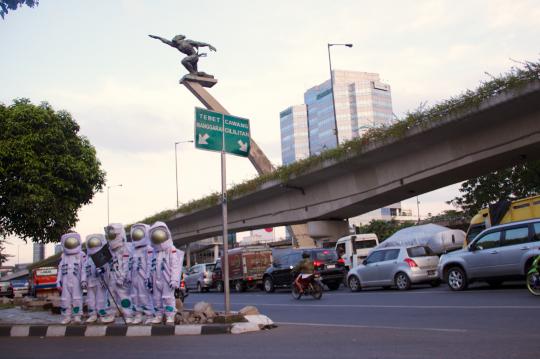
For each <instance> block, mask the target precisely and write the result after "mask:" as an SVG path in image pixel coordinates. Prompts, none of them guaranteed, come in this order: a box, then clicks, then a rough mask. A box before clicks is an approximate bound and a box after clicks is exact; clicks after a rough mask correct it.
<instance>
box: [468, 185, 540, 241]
mask: <svg viewBox="0 0 540 359" xmlns="http://www.w3.org/2000/svg"><path fill="white" fill-rule="evenodd" d="M532 218H540V195H538V196H532V197H528V198H522V199H517V200H515V201H512V202H510V201H500V202H498V203H496V204H494V205H492V206H490V207H489V208H483V209H481V210H480V211H479V212H478V213H477V214H476V215H475V216H474V217H473V218H472V219H471V224H470V225H469V229H468V230H467V236H466V238H465V244H464V245H465V246H466V245H467V244H468V243H470V242H471V241H472V240H473V239H474V238H475V237H476V236H477V235H478V234H479V233H480V232H482V231H483V230H484V229H486V228H489V227H491V226H495V225H498V224H504V223H510V222H518V221H524V220H527V219H532Z"/></svg>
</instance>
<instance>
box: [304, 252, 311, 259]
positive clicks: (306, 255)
mask: <svg viewBox="0 0 540 359" xmlns="http://www.w3.org/2000/svg"><path fill="white" fill-rule="evenodd" d="M309 257H310V255H309V252H302V258H309Z"/></svg>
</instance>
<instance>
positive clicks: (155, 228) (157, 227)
mask: <svg viewBox="0 0 540 359" xmlns="http://www.w3.org/2000/svg"><path fill="white" fill-rule="evenodd" d="M150 244H151V245H152V247H153V248H154V249H155V250H156V251H163V250H166V249H168V248H171V247H174V244H173V242H172V236H171V231H169V228H168V227H167V225H166V224H165V223H163V222H156V223H154V224H153V225H152V227H150Z"/></svg>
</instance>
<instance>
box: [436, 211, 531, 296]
mask: <svg viewBox="0 0 540 359" xmlns="http://www.w3.org/2000/svg"><path fill="white" fill-rule="evenodd" d="M538 255H540V219H534V220H528V221H522V222H513V223H507V224H503V225H499V226H494V227H491V228H489V229H486V230H484V231H483V232H481V233H480V234H479V235H478V236H476V238H475V239H474V240H473V241H472V242H471V244H469V246H468V247H467V248H464V249H461V250H458V251H455V252H450V253H447V254H444V255H443V256H442V257H441V260H440V262H439V266H438V273H439V277H440V278H441V280H443V281H446V282H447V283H448V286H449V287H450V289H452V290H465V289H467V286H468V285H469V284H470V283H471V282H473V281H485V282H487V283H488V284H489V285H491V286H498V285H500V284H501V283H502V282H503V281H504V280H512V279H524V278H525V275H526V274H527V271H528V269H529V267H530V266H531V264H532V261H533V260H534V258H535V257H536V256H538Z"/></svg>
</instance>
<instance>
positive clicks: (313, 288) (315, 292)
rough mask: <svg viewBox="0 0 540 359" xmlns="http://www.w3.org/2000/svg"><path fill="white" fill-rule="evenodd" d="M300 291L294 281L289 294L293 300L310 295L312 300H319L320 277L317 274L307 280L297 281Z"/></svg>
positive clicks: (321, 291)
mask: <svg viewBox="0 0 540 359" xmlns="http://www.w3.org/2000/svg"><path fill="white" fill-rule="evenodd" d="M298 282H299V283H300V286H301V287H302V291H301V290H300V288H298V285H297V284H296V281H295V282H293V284H292V291H291V294H292V296H293V298H294V299H296V300H298V299H300V298H301V297H302V296H303V295H311V296H312V297H313V298H315V299H317V300H319V299H321V298H322V295H323V285H322V283H321V276H320V275H319V273H314V274H312V275H310V276H309V277H307V278H300V279H299V280H298Z"/></svg>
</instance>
